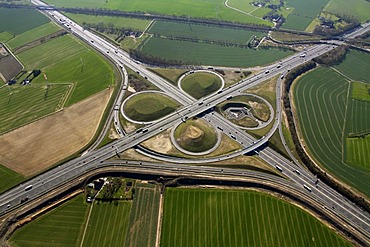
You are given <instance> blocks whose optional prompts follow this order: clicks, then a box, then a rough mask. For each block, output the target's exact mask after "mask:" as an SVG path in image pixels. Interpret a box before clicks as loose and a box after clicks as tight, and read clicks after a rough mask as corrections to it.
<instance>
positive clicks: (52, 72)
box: [18, 35, 115, 106]
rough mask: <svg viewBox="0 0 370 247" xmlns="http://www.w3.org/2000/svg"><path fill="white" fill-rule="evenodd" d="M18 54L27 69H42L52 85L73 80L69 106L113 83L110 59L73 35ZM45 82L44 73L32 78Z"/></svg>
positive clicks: (36, 82) (35, 80) (35, 81)
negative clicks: (106, 58)
mask: <svg viewBox="0 0 370 247" xmlns="http://www.w3.org/2000/svg"><path fill="white" fill-rule="evenodd" d="M18 57H19V59H20V60H21V61H22V62H23V64H24V65H25V67H26V69H27V70H33V69H39V70H42V71H43V72H44V73H45V74H46V75H47V79H48V80H47V82H48V83H50V84H51V85H53V84H54V83H73V90H72V93H71V95H69V98H68V99H67V101H66V104H65V105H66V106H68V105H72V104H74V103H76V102H78V101H80V100H83V99H86V98H87V97H89V96H91V95H93V94H95V93H97V92H99V91H102V90H104V89H106V88H108V87H110V86H112V85H114V80H115V75H114V72H113V68H112V66H111V65H110V64H109V62H107V61H106V60H105V59H104V58H103V57H101V56H100V55H98V54H96V53H95V52H94V51H93V50H92V49H90V48H88V47H87V46H86V45H85V44H82V43H80V42H79V41H77V40H75V39H74V38H73V37H71V36H70V35H64V36H62V37H59V38H56V39H53V40H50V41H48V42H46V43H43V44H41V45H38V46H36V47H34V48H32V49H29V50H26V51H24V52H21V53H19V55H18ZM45 82H46V81H45V79H44V77H43V76H39V77H36V78H35V79H34V80H33V81H32V83H33V84H38V83H45Z"/></svg>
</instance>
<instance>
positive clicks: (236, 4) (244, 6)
mask: <svg viewBox="0 0 370 247" xmlns="http://www.w3.org/2000/svg"><path fill="white" fill-rule="evenodd" d="M251 2H253V1H252V0H250V1H246V0H229V1H228V2H227V3H228V5H229V6H231V7H233V8H237V9H239V10H241V11H244V12H246V13H248V14H250V15H252V16H256V17H259V18H263V16H264V15H265V14H267V13H268V12H270V11H271V9H270V8H268V7H256V6H253V5H252V4H251ZM256 2H257V1H256ZM271 2H272V3H273V4H278V1H277V0H274V1H271ZM292 11H293V8H289V7H286V8H284V7H283V8H281V9H280V10H277V13H278V14H282V15H283V16H284V17H286V16H287V15H289V13H290V12H292Z"/></svg>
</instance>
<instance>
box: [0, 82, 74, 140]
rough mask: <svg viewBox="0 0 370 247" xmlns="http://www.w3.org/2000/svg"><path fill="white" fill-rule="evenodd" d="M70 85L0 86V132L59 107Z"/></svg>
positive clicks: (30, 120)
mask: <svg viewBox="0 0 370 247" xmlns="http://www.w3.org/2000/svg"><path fill="white" fill-rule="evenodd" d="M69 91H70V86H69V85H67V84H54V85H51V86H49V87H47V86H46V85H45V84H44V85H42V84H35V85H28V86H20V85H13V86H5V87H1V88H0V115H1V116H2V121H0V134H1V133H4V132H7V131H9V130H12V129H15V128H18V127H20V126H22V125H24V124H27V123H29V122H32V121H34V120H36V119H37V118H39V117H41V116H45V115H48V114H50V113H53V112H55V111H56V110H58V109H61V107H62V106H63V99H64V98H65V97H66V96H67V95H68V92H69Z"/></svg>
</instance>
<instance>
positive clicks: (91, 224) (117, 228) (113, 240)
mask: <svg viewBox="0 0 370 247" xmlns="http://www.w3.org/2000/svg"><path fill="white" fill-rule="evenodd" d="M92 207H93V208H92V211H91V215H90V218H89V219H88V225H87V226H85V227H86V233H85V236H84V237H83V243H81V244H80V246H87V247H89V246H124V243H125V240H126V236H127V224H128V220H129V216H130V210H131V202H130V201H114V202H111V203H95V204H94V205H92Z"/></svg>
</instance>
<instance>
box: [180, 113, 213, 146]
mask: <svg viewBox="0 0 370 247" xmlns="http://www.w3.org/2000/svg"><path fill="white" fill-rule="evenodd" d="M174 135H175V139H176V142H177V143H178V144H179V146H180V147H182V148H183V149H185V150H187V151H190V152H195V153H199V152H204V151H207V150H210V149H211V148H213V147H214V146H215V145H216V143H217V134H216V131H215V129H214V128H213V127H211V126H209V125H208V124H207V123H206V122H205V121H203V120H201V119H198V120H187V121H186V122H184V123H181V124H180V125H179V126H178V127H177V128H176V130H175V134H174Z"/></svg>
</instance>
